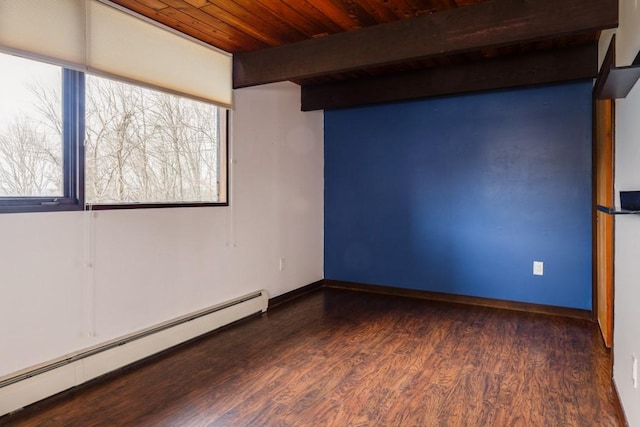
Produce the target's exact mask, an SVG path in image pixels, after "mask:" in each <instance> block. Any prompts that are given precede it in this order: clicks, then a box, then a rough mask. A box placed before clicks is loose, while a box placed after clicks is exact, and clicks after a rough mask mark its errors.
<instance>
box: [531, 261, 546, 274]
mask: <svg viewBox="0 0 640 427" xmlns="http://www.w3.org/2000/svg"><path fill="white" fill-rule="evenodd" d="M533 275H534V276H542V275H544V262H542V261H533Z"/></svg>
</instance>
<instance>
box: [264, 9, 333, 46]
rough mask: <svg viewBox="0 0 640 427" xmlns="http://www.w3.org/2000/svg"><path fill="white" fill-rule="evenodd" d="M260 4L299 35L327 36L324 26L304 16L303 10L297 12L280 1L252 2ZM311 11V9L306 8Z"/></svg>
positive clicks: (310, 16) (312, 17) (312, 18)
mask: <svg viewBox="0 0 640 427" xmlns="http://www.w3.org/2000/svg"><path fill="white" fill-rule="evenodd" d="M254 1H256V2H257V3H260V4H261V5H262V6H263V7H265V8H268V9H269V10H270V11H271V12H272V13H273V14H276V15H279V16H280V17H282V19H285V20H286V21H287V22H288V23H289V25H291V26H294V27H296V28H297V29H298V31H300V32H301V33H303V34H305V35H307V36H308V37H309V38H311V37H314V36H317V35H318V34H329V33H330V32H329V31H328V30H327V28H326V26H325V25H324V24H323V23H322V22H320V21H318V20H317V19H315V17H314V16H312V15H310V14H305V13H304V10H298V9H296V8H294V7H291V6H290V5H289V4H288V3H286V2H284V1H282V0H254ZM307 9H309V10H310V9H311V8H307ZM332 30H333V31H331V32H334V31H339V29H338V27H335V28H332Z"/></svg>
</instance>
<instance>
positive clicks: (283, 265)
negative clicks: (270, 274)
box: [280, 258, 285, 271]
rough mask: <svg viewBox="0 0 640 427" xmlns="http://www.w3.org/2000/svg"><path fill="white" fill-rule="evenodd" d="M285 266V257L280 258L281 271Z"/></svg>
mask: <svg viewBox="0 0 640 427" xmlns="http://www.w3.org/2000/svg"><path fill="white" fill-rule="evenodd" d="M284 267H285V258H280V271H282V270H284Z"/></svg>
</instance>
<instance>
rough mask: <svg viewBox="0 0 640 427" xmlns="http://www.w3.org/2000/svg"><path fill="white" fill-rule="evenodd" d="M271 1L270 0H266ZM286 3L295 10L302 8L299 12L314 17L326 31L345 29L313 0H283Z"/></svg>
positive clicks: (332, 31)
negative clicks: (323, 11)
mask: <svg viewBox="0 0 640 427" xmlns="http://www.w3.org/2000/svg"><path fill="white" fill-rule="evenodd" d="M266 1H269V0H266ZM281 1H282V2H283V3H285V4H286V5H287V6H288V7H289V8H291V9H293V10H296V11H298V10H300V12H299V13H301V14H303V15H304V16H308V17H310V18H313V19H314V20H315V21H316V22H318V23H319V24H320V25H321V26H322V27H323V28H325V29H326V32H327V33H329V34H334V33H339V32H342V31H344V30H345V29H344V28H343V27H341V26H340V25H338V24H337V23H335V22H334V21H333V20H332V19H331V18H329V17H328V16H327V15H325V14H324V13H322V11H320V10H318V8H316V7H315V6H314V5H313V2H312V1H311V0H281Z"/></svg>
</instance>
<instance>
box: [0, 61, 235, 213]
mask: <svg viewBox="0 0 640 427" xmlns="http://www.w3.org/2000/svg"><path fill="white" fill-rule="evenodd" d="M0 70H1V71H0V75H1V77H2V78H1V79H0V94H1V96H0V211H3V212H19V211H42V210H45V211H48V210H65V209H82V208H83V206H84V202H85V200H86V203H87V204H89V205H92V208H94V209H107V208H131V207H160V206H195V205H216V204H223V205H224V204H226V197H227V195H226V188H227V186H226V179H227V172H226V166H227V163H226V161H227V155H226V148H227V140H226V114H225V110H223V109H221V108H219V107H216V106H214V105H212V104H209V103H204V102H200V101H195V100H191V99H188V98H184V97H179V96H176V95H172V94H168V93H164V92H160V91H156V90H151V89H147V88H143V87H140V86H135V85H132V84H129V83H121V82H117V81H114V80H109V79H105V78H102V77H97V76H92V75H85V74H84V73H81V72H78V71H72V70H67V69H63V68H61V67H59V66H53V65H49V64H44V63H40V62H37V61H32V60H27V59H22V58H18V57H15V56H11V55H6V54H2V53H0ZM83 140H84V144H83V143H82V141H83Z"/></svg>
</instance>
